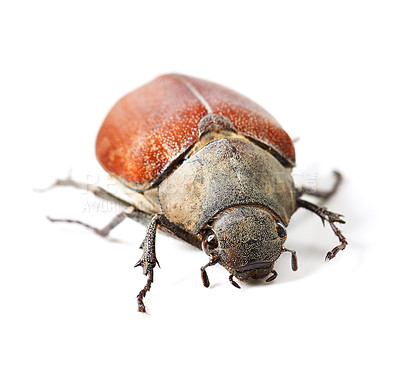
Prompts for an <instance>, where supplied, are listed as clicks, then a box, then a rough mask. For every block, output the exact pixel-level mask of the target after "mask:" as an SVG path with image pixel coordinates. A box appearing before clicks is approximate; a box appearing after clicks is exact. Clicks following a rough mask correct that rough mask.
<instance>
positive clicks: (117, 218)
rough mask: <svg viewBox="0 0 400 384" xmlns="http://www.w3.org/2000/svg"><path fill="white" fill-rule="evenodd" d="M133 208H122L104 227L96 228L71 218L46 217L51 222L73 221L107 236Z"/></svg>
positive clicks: (130, 213) (102, 235)
mask: <svg viewBox="0 0 400 384" xmlns="http://www.w3.org/2000/svg"><path fill="white" fill-rule="evenodd" d="M134 210H135V208H134V207H128V208H126V209H124V210H123V211H122V212H120V213H119V214H118V215H117V216H115V217H114V218H113V219H112V220H111V221H110V222H109V223H108V224H107V225H106V226H105V227H104V228H96V227H93V226H91V225H89V224H87V223H84V222H83V221H80V220H73V219H58V218H53V217H49V216H47V219H48V220H50V221H51V222H52V223H73V224H79V225H82V226H84V227H86V228H89V229H91V230H92V231H93V232H94V233H96V234H97V235H99V236H101V237H107V236H108V234H109V233H110V232H111V230H112V229H114V228H115V227H116V226H117V225H119V224H121V222H122V221H123V220H124V219H125V218H126V217H129V216H130V215H132V213H133V212H134Z"/></svg>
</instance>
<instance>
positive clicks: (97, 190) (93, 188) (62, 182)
mask: <svg viewBox="0 0 400 384" xmlns="http://www.w3.org/2000/svg"><path fill="white" fill-rule="evenodd" d="M61 186H66V187H74V188H78V189H84V190H86V191H88V192H91V193H93V194H94V195H95V196H97V197H100V198H102V199H106V200H109V201H112V202H114V203H118V204H122V205H124V206H129V204H128V203H127V202H126V201H125V200H123V199H120V198H119V197H118V196H115V195H113V194H112V193H111V192H108V191H107V190H105V189H104V188H101V187H99V186H97V185H93V184H88V183H82V182H80V181H76V180H73V179H71V178H70V177H67V178H66V179H57V180H56V181H55V182H54V183H53V184H51V185H50V186H49V187H47V188H44V189H37V190H36V191H37V192H47V191H49V190H50V189H53V188H55V187H61Z"/></svg>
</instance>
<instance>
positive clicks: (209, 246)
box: [201, 230, 218, 255]
mask: <svg viewBox="0 0 400 384" xmlns="http://www.w3.org/2000/svg"><path fill="white" fill-rule="evenodd" d="M201 246H202V248H203V251H204V252H205V253H206V254H207V255H209V254H210V252H211V251H213V250H215V249H217V248H218V240H217V236H215V233H214V232H213V231H212V230H208V231H207V232H205V233H204V236H203V242H202V243H201Z"/></svg>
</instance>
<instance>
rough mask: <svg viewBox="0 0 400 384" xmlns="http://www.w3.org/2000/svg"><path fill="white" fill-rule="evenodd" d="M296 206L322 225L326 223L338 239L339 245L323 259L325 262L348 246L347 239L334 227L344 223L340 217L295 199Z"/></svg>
mask: <svg viewBox="0 0 400 384" xmlns="http://www.w3.org/2000/svg"><path fill="white" fill-rule="evenodd" d="M297 206H298V207H302V208H305V209H307V210H309V211H311V212H313V213H315V214H316V215H318V216H319V217H320V218H321V220H322V223H323V224H324V225H325V221H327V222H328V223H329V225H330V226H331V228H332V231H333V233H334V234H335V235H336V236H337V237H338V239H339V241H340V244H339V245H337V246H336V247H335V248H333V249H332V250H331V251H329V252H328V253H327V255H326V257H325V260H326V261H329V260H331V259H333V258H334V257H335V256H336V254H337V253H338V252H339V251H342V250H344V249H345V248H346V246H347V244H348V242H347V239H346V238H345V237H344V235H343V234H342V232H341V230H340V229H339V228H338V227H337V226H336V225H335V223H340V224H344V223H345V221H344V220H343V219H342V215H339V214H337V213H334V212H331V211H328V210H327V209H326V208H323V207H319V206H318V205H316V204H313V203H311V202H309V201H306V200H302V199H297Z"/></svg>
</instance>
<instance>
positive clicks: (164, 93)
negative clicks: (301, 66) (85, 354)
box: [49, 74, 347, 312]
mask: <svg viewBox="0 0 400 384" xmlns="http://www.w3.org/2000/svg"><path fill="white" fill-rule="evenodd" d="M96 155H97V159H98V161H99V163H100V164H101V166H102V167H103V168H104V169H105V170H106V171H107V172H108V173H109V174H110V175H111V177H113V178H114V179H115V180H116V182H117V183H118V185H119V186H120V188H121V189H123V190H124V191H125V192H126V194H125V196H128V198H121V197H119V196H116V195H115V194H113V193H111V192H109V191H107V190H106V189H103V188H101V187H98V186H94V185H87V184H84V183H80V182H77V181H74V180H72V179H70V178H68V179H63V180H61V179H60V180H57V181H56V182H55V183H54V184H53V185H54V186H55V185H69V186H73V187H77V188H86V189H88V190H90V191H91V192H93V193H94V194H95V195H97V196H100V197H102V198H105V199H108V200H111V201H114V202H118V203H121V204H123V206H124V209H123V210H122V211H121V212H120V213H119V214H118V215H117V216H116V217H115V218H114V219H113V220H112V221H111V222H110V223H109V224H108V225H107V226H106V227H105V228H102V229H97V228H94V227H92V226H89V225H87V224H85V223H82V222H80V221H77V220H66V219H53V218H49V219H50V220H51V221H68V222H75V223H79V224H83V225H85V226H86V227H88V228H91V229H93V230H94V231H95V232H96V233H97V234H99V235H101V236H107V235H108V234H109V232H110V231H111V230H112V229H113V228H115V227H116V226H117V225H118V224H120V223H121V222H122V221H123V220H124V219H125V218H131V219H135V220H137V221H139V222H142V223H145V224H146V225H147V231H146V235H145V238H144V240H143V242H142V244H141V246H140V248H141V249H142V251H143V254H142V257H141V258H140V260H139V261H138V262H137V264H136V265H135V266H141V267H142V268H143V273H144V274H145V275H146V276H147V281H146V284H145V286H144V288H143V289H142V290H141V291H140V292H139V294H138V295H137V302H138V311H140V312H146V307H145V305H144V302H143V300H144V297H145V296H146V293H147V292H148V291H149V290H150V288H151V285H152V283H153V278H154V268H155V267H156V266H157V265H158V260H157V258H156V252H155V239H156V230H157V228H160V229H162V230H164V231H166V232H167V233H169V234H170V235H172V236H175V237H177V238H180V239H182V240H184V241H186V242H187V243H189V244H191V245H193V246H195V247H198V248H201V249H203V250H204V252H205V253H206V254H207V255H208V257H209V262H208V263H207V264H205V265H204V266H203V267H201V278H202V281H203V284H204V286H205V287H209V285H210V282H209V278H208V275H207V272H206V269H207V268H208V267H210V266H213V265H215V264H217V263H219V264H221V265H222V266H223V267H225V268H226V270H227V271H228V272H229V281H230V282H231V283H232V285H234V286H235V287H237V288H240V285H239V284H238V283H237V281H235V280H234V279H238V280H239V281H247V280H250V279H266V281H267V282H270V281H272V280H274V279H275V278H276V277H277V272H276V271H275V270H274V263H275V261H276V260H277V259H278V258H279V256H280V255H281V254H282V253H283V252H290V253H291V264H292V269H293V270H297V268H298V263H297V256H296V252H295V251H294V250H290V249H287V248H285V246H284V243H285V240H286V238H287V232H286V228H287V226H288V224H289V221H290V218H291V216H292V215H293V213H294V212H295V211H296V210H297V209H298V208H305V209H307V210H309V211H311V212H314V213H315V214H317V215H318V216H319V217H320V218H321V219H322V222H323V223H325V221H327V222H328V223H329V224H330V226H331V228H332V230H333V232H334V234H335V235H336V236H337V237H338V239H339V245H337V246H336V247H334V248H333V249H332V250H331V251H329V252H328V253H327V255H326V260H330V259H332V258H333V257H335V256H336V254H337V253H338V252H339V251H340V250H343V249H345V247H346V245H347V240H346V238H345V237H344V236H343V234H342V232H341V231H340V230H339V228H338V227H337V225H336V224H337V223H342V224H343V223H344V220H343V217H342V215H339V214H336V213H334V212H331V211H328V210H327V209H326V208H324V207H320V206H318V205H316V204H314V203H312V202H310V201H307V200H304V199H302V196H303V195H304V194H309V195H314V196H317V197H320V198H323V199H327V198H329V197H330V196H331V195H333V194H334V193H335V191H336V190H337V188H338V186H339V184H340V182H341V180H342V177H341V175H340V174H339V173H338V172H335V173H334V174H335V178H336V180H335V183H334V185H333V187H332V189H331V190H330V191H325V192H323V191H322V192H321V191H314V190H311V189H307V188H297V187H295V185H294V182H293V178H292V176H291V171H292V169H293V167H294V166H295V149H294V145H293V142H292V140H291V139H290V137H289V135H288V134H287V133H286V132H285V131H284V130H283V129H282V127H281V126H280V125H279V123H278V122H277V120H275V119H274V118H273V117H272V116H271V114H269V113H268V112H267V111H266V110H265V109H263V108H262V107H260V106H259V105H258V104H256V103H255V102H253V101H251V100H250V99H248V98H247V97H245V96H243V95H240V94H239V93H236V92H234V91H232V90H230V89H228V88H225V87H223V86H221V85H218V84H215V83H211V82H208V81H205V80H201V79H198V78H194V77H189V76H185V75H181V74H167V75H163V76H160V77H158V78H156V79H155V80H153V81H151V82H150V83H148V84H146V85H144V86H142V87H140V88H138V89H136V90H135V91H133V92H131V93H129V94H127V95H126V96H124V97H123V98H122V99H121V100H119V101H118V102H117V103H116V105H115V106H114V107H113V108H112V109H111V111H110V112H109V114H108V115H107V117H106V118H105V120H104V123H103V125H102V126H101V128H100V131H99V133H98V136H97V140H96Z"/></svg>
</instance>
